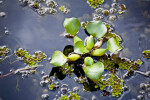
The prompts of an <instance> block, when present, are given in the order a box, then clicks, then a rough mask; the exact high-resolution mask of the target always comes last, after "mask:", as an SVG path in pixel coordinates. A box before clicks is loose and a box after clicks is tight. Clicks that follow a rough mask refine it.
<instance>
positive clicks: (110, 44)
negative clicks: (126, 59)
mask: <svg viewBox="0 0 150 100" xmlns="http://www.w3.org/2000/svg"><path fill="white" fill-rule="evenodd" d="M107 49H108V50H109V51H110V52H112V53H114V52H116V51H120V50H121V49H122V47H121V46H120V45H119V41H117V40H116V39H115V38H110V39H109V40H108V41H107Z"/></svg>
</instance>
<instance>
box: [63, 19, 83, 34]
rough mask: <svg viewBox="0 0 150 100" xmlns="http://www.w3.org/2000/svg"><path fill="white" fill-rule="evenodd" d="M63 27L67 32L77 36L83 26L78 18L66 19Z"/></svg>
mask: <svg viewBox="0 0 150 100" xmlns="http://www.w3.org/2000/svg"><path fill="white" fill-rule="evenodd" d="M63 25H64V27H65V30H66V32H67V33H69V34H70V35H73V36H74V35H76V33H77V32H78V31H79V29H80V27H81V24H80V22H79V20H78V19H77V18H66V19H65V21H64V24H63Z"/></svg>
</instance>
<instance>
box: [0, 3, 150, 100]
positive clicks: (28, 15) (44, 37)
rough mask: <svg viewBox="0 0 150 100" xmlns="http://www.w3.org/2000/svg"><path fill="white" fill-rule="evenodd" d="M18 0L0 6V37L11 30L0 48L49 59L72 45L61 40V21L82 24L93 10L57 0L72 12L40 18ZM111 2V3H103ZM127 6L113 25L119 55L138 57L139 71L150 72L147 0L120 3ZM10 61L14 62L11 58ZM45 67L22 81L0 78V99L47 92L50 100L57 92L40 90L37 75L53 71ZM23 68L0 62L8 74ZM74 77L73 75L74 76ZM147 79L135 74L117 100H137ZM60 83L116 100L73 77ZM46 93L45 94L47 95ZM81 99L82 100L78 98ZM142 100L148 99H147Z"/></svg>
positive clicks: (35, 98) (33, 98)
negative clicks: (72, 19)
mask: <svg viewBox="0 0 150 100" xmlns="http://www.w3.org/2000/svg"><path fill="white" fill-rule="evenodd" d="M18 1H19V0H4V2H3V4H1V5H0V11H4V12H6V14H7V16H6V17H5V18H0V34H2V33H3V32H4V27H7V28H8V29H9V31H10V33H9V35H7V36H4V37H2V38H0V45H6V46H7V47H9V48H10V49H11V50H12V51H13V50H16V49H17V48H19V47H21V48H25V49H27V50H28V51H29V53H31V54H32V53H34V52H35V51H37V50H41V51H43V52H45V53H46V54H47V55H48V57H50V56H51V55H52V53H53V52H54V51H55V50H60V51H62V50H63V48H64V47H65V45H69V44H73V41H72V40H71V39H67V38H64V37H63V36H62V35H61V34H62V33H63V32H64V31H65V30H64V27H63V21H64V19H65V18H66V17H77V18H80V20H81V21H90V20H92V13H93V12H94V9H92V8H91V7H89V5H88V4H87V3H86V0H56V2H58V3H59V4H63V5H66V7H67V8H69V9H70V10H71V11H70V12H69V13H68V14H63V13H62V12H59V13H58V14H56V15H45V16H39V15H38V14H37V13H36V12H34V11H33V10H32V9H30V8H29V7H27V6H26V7H21V6H20V5H19V2H18ZM105 1H106V3H110V2H111V0H105ZM121 3H124V4H125V5H126V6H127V12H126V14H125V16H123V17H120V18H119V19H118V20H116V21H115V22H114V23H113V24H114V26H115V30H116V32H117V33H118V34H119V35H120V36H121V37H122V39H123V43H122V44H121V45H122V46H123V47H124V49H123V51H122V52H121V56H122V57H127V58H130V59H133V60H137V59H138V58H140V59H142V61H144V64H143V65H142V66H141V68H140V69H139V70H141V71H148V70H150V60H146V59H145V58H143V56H142V51H143V50H145V49H150V1H149V0H122V1H121ZM79 37H81V38H82V39H84V38H85V37H86V34H85V33H84V30H83V29H81V30H80V34H79ZM10 60H14V59H13V58H11V59H10ZM42 64H43V65H44V66H43V67H42V68H39V69H38V70H37V72H39V73H36V74H35V75H30V76H29V78H25V79H22V78H21V76H17V75H11V76H8V77H5V78H0V100H41V94H43V93H48V94H49V95H50V98H49V100H53V98H54V97H55V95H56V94H58V90H56V91H49V90H48V88H47V87H41V86H40V84H39V82H40V80H41V75H40V72H41V71H42V70H43V71H45V72H46V74H49V72H50V71H51V69H52V67H53V66H52V65H51V64H50V63H49V61H44V62H43V63H42ZM21 67H24V64H23V62H17V63H14V64H8V63H7V62H6V61H4V62H2V63H0V71H2V72H3V73H8V72H9V70H10V69H17V68H21ZM74 76H75V75H73V77H74ZM149 81H150V79H149V78H146V77H144V76H142V75H138V74H137V75H136V76H134V77H132V78H130V79H129V80H127V82H126V83H127V84H128V86H129V88H130V90H129V91H127V92H126V93H124V95H122V97H120V98H119V99H120V100H131V99H133V98H135V99H136V97H137V95H138V94H139V90H140V88H139V84H140V83H141V82H149ZM60 82H61V83H64V84H68V85H69V88H70V89H71V90H72V88H73V87H75V86H77V87H79V88H80V91H79V95H80V96H82V97H85V98H87V99H88V100H91V99H92V96H93V95H94V96H96V97H97V98H98V100H116V99H118V98H114V97H111V96H108V97H103V96H101V95H102V94H101V92H100V91H96V92H84V91H83V86H82V84H78V83H75V82H74V80H73V78H65V79H64V80H63V81H60ZM47 90H48V92H47ZM81 100H82V99H81ZM145 100H149V98H148V97H147V96H146V97H145Z"/></svg>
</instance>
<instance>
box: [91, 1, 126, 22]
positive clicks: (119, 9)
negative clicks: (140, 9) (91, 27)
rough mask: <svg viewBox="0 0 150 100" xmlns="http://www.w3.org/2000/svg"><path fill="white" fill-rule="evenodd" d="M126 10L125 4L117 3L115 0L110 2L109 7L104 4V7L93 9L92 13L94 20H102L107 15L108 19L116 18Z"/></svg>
mask: <svg viewBox="0 0 150 100" xmlns="http://www.w3.org/2000/svg"><path fill="white" fill-rule="evenodd" d="M125 11H126V6H125V5H124V4H119V3H118V2H116V0H114V1H113V3H112V4H111V8H109V5H107V4H106V7H105V5H104V7H100V8H97V9H96V10H95V13H93V19H94V20H102V19H104V16H105V17H108V20H109V21H114V20H116V19H117V18H118V17H119V16H121V15H123V14H124V13H125Z"/></svg>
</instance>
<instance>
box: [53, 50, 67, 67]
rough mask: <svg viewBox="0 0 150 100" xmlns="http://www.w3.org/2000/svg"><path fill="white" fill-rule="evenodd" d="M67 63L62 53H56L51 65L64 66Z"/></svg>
mask: <svg viewBox="0 0 150 100" xmlns="http://www.w3.org/2000/svg"><path fill="white" fill-rule="evenodd" d="M66 61H67V57H66V56H65V55H64V54H63V53H62V52H61V51H55V52H54V53H53V55H52V60H51V62H50V63H51V64H52V65H54V66H62V65H64V64H65V63H66Z"/></svg>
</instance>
